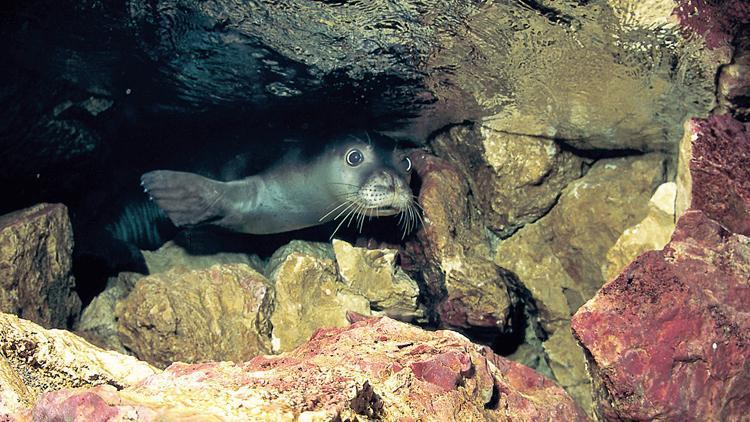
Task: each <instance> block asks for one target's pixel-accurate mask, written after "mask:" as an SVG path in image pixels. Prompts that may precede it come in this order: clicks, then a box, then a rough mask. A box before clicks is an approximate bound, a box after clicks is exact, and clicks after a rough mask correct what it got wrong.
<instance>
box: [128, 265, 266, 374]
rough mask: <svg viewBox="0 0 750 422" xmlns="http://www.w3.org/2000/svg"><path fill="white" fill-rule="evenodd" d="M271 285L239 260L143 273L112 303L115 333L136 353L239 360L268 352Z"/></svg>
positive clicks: (165, 360)
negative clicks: (116, 327) (237, 262)
mask: <svg viewBox="0 0 750 422" xmlns="http://www.w3.org/2000/svg"><path fill="white" fill-rule="evenodd" d="M272 306H273V287H272V286H271V285H270V283H269V282H268V281H267V280H266V279H265V277H263V276H262V275H261V274H259V273H258V272H256V271H255V270H253V269H252V268H250V267H249V266H247V265H245V264H227V265H215V266H212V267H210V268H207V269H203V270H191V271H185V270H179V269H176V270H172V271H167V272H164V273H158V274H154V275H150V276H147V277H144V278H142V279H140V280H138V282H137V283H136V285H135V288H134V289H133V291H132V292H131V293H130V294H129V295H128V296H127V298H125V299H123V300H122V301H120V302H118V303H117V306H116V315H117V319H118V321H117V324H118V332H119V335H120V338H121V340H122V343H123V344H124V345H125V347H127V348H128V349H130V350H132V351H133V352H134V353H135V355H136V356H138V357H139V358H141V359H144V360H146V361H148V362H151V363H153V364H155V365H157V366H166V365H169V364H170V363H172V362H174V361H182V362H205V361H209V360H234V361H242V360H246V359H249V358H251V357H253V356H256V355H258V354H262V353H267V352H269V351H270V334H271V325H270V320H269V317H270V313H271V308H272Z"/></svg>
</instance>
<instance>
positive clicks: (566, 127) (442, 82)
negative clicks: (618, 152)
mask: <svg viewBox="0 0 750 422" xmlns="http://www.w3.org/2000/svg"><path fill="white" fill-rule="evenodd" d="M674 6H675V4H674V2H672V1H671V0H661V1H658V0H649V1H648V2H634V1H615V0H612V1H609V2H599V3H586V4H583V3H580V2H551V1H548V2H534V3H514V2H493V3H485V4H483V5H482V7H481V8H480V9H479V10H478V12H477V13H474V14H472V15H469V16H467V17H466V18H464V19H463V20H462V23H463V25H464V26H463V27H462V28H460V29H459V30H458V33H454V32H451V31H446V32H443V33H441V34H440V35H441V37H440V38H439V44H440V48H439V50H438V51H439V53H436V54H433V55H432V56H431V57H430V60H429V61H428V63H427V67H428V71H426V72H425V74H426V75H428V76H427V78H426V79H427V84H428V86H429V87H431V88H433V89H434V91H435V92H436V96H437V97H438V101H436V104H437V105H442V106H443V107H444V108H445V109H449V110H452V111H453V116H454V118H455V120H453V121H452V123H456V124H457V123H461V122H462V121H466V120H472V121H477V122H482V124H483V125H487V126H489V127H490V128H491V129H492V130H498V131H502V132H505V133H511V134H519V135H528V136H532V137H536V138H544V139H556V140H560V141H562V142H564V143H565V144H567V145H569V146H572V147H574V148H576V149H604V150H613V149H636V150H641V151H659V150H666V151H669V150H672V149H673V148H674V146H675V145H674V143H675V141H676V140H677V139H679V134H680V130H681V128H680V125H681V123H682V121H683V119H684V116H685V115H691V114H702V113H706V112H707V111H708V110H709V109H710V107H711V106H712V101H713V99H714V92H715V91H714V88H715V87H714V84H713V77H714V75H715V72H716V68H717V66H718V64H720V63H722V62H726V59H728V57H726V56H723V57H721V59H723V61H720V60H717V58H716V57H715V56H714V55H713V54H711V53H706V52H704V51H703V49H702V48H701V47H702V43H701V42H698V41H693V40H691V39H685V38H683V37H681V36H680V28H679V27H677V26H676V25H675V20H674V18H673V17H672V9H673V8H674ZM690 8H691V6H688V7H687V9H689V10H692V9H690ZM602 34H607V35H606V37H602ZM673 60H676V61H679V63H681V64H683V66H684V67H683V69H682V72H678V73H680V75H677V74H676V73H675V72H674V71H673V69H672V68H671V64H670V63H674V61H673ZM582 63H585V65H582ZM624 116H627V117H624ZM437 117H440V116H437Z"/></svg>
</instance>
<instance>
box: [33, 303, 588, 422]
mask: <svg viewBox="0 0 750 422" xmlns="http://www.w3.org/2000/svg"><path fill="white" fill-rule="evenodd" d="M352 316H353V315H352ZM353 318H354V319H356V320H359V321H358V322H355V323H354V324H352V325H351V326H349V327H344V328H330V329H324V330H320V331H318V332H317V333H316V334H315V336H314V337H313V338H311V339H310V341H308V342H307V343H305V344H304V345H302V346H300V347H299V348H297V349H295V350H293V351H291V352H288V353H285V354H283V355H280V356H273V357H271V356H260V357H257V358H255V359H253V360H251V361H249V362H247V363H244V364H232V363H226V362H225V363H207V364H199V365H185V364H174V365H172V366H171V367H170V368H168V369H167V370H166V371H165V372H163V373H162V374H159V375H157V376H153V377H150V378H148V379H146V380H143V381H142V382H141V383H139V384H138V385H135V386H132V387H128V388H125V389H123V390H121V391H117V390H116V389H114V388H112V387H108V386H103V387H96V388H92V389H87V390H63V391H58V392H54V393H49V394H46V395H44V396H43V397H42V399H41V400H39V401H38V402H37V404H36V406H35V407H34V409H33V411H32V415H33V416H34V417H36V418H47V419H53V418H55V417H59V416H61V415H66V414H71V412H73V413H74V414H78V415H87V414H94V413H96V414H102V415H103V414H106V415H108V416H109V417H112V418H118V417H119V418H124V417H125V416H126V415H128V416H129V417H131V418H133V419H135V420H158V419H170V418H188V417H193V418H224V419H255V420H267V419H273V420H293V419H295V418H300V419H302V420H306V419H307V418H310V419H332V418H337V417H338V418H341V419H347V418H349V419H352V418H355V417H356V418H362V417H370V418H377V419H380V420H388V421H391V420H393V421H395V420H404V419H414V420H420V419H434V420H445V419H456V420H521V421H525V420H529V421H530V420H538V419H554V420H571V421H573V420H585V415H584V413H583V412H582V411H581V409H580V408H579V407H578V406H577V405H576V404H575V403H574V402H573V401H572V400H571V399H570V397H569V396H567V394H566V393H565V392H564V391H563V390H562V389H561V388H560V387H558V386H557V385H555V384H554V383H552V382H551V381H549V380H547V379H545V378H542V377H540V376H539V375H537V374H535V373H534V372H533V371H531V370H529V369H528V368H525V367H523V366H521V365H519V364H517V363H514V362H511V361H508V360H507V359H504V358H502V357H499V356H496V355H494V354H493V353H492V352H491V351H489V350H488V349H487V348H484V347H479V346H476V345H474V344H472V343H470V342H469V341H468V340H466V339H465V338H464V337H462V336H460V335H458V334H456V333H453V332H448V331H437V332H427V331H423V330H421V329H419V328H416V327H413V326H409V325H407V324H403V323H400V322H396V321H394V320H391V319H388V318H366V319H360V318H359V317H354V316H353ZM196 392H198V394H196Z"/></svg>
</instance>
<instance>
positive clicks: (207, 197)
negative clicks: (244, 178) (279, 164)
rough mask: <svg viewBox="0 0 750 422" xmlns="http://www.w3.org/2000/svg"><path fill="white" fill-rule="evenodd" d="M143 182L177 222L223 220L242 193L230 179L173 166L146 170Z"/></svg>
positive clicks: (147, 190)
mask: <svg viewBox="0 0 750 422" xmlns="http://www.w3.org/2000/svg"><path fill="white" fill-rule="evenodd" d="M141 185H143V189H144V191H146V193H148V194H149V195H150V196H151V198H152V199H153V200H154V201H155V202H156V204H157V205H159V208H161V209H162V210H164V212H165V213H166V214H167V216H168V217H169V219H170V220H172V222H173V223H174V224H175V225H176V226H186V225H196V224H204V223H216V224H221V220H222V219H224V218H225V217H228V216H230V215H232V214H233V204H234V203H235V202H233V201H235V200H236V196H237V195H239V194H241V192H238V191H237V190H238V186H237V185H236V184H232V183H231V182H230V183H224V182H219V181H217V180H211V179H209V178H207V177H203V176H200V175H197V174H193V173H185V172H181V171H170V170H157V171H151V172H148V173H146V174H144V175H143V176H141Z"/></svg>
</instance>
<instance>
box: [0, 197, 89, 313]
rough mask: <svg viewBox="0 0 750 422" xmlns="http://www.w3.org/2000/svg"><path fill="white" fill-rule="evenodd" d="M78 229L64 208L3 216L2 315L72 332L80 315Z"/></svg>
mask: <svg viewBox="0 0 750 422" xmlns="http://www.w3.org/2000/svg"><path fill="white" fill-rule="evenodd" d="M72 252H73V229H72V227H71V225H70V220H69V219H68V210H67V208H65V206H64V205H62V204H39V205H35V206H33V207H31V208H27V209H24V210H20V211H16V212H12V213H10V214H6V215H3V216H0V312H8V313H12V314H16V315H18V316H20V317H21V318H24V319H28V320H30V321H34V322H36V323H37V324H40V325H43V326H45V327H58V328H62V327H67V326H68V325H69V324H71V323H73V322H75V320H76V319H77V318H78V314H79V312H80V311H81V300H80V299H79V298H78V295H77V294H76V293H75V291H74V289H75V280H74V279H73V274H72Z"/></svg>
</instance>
